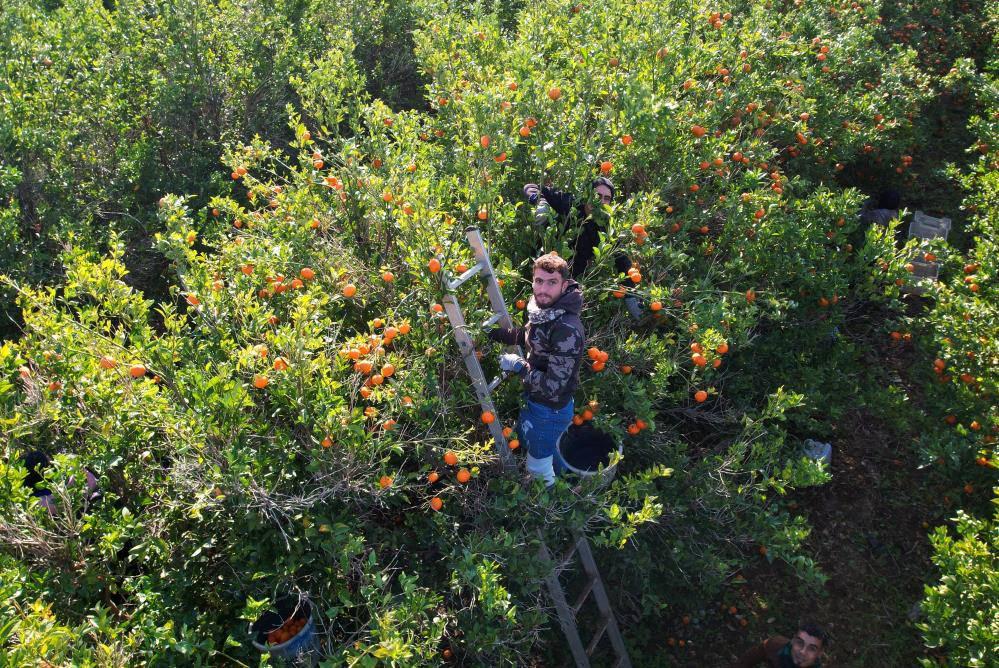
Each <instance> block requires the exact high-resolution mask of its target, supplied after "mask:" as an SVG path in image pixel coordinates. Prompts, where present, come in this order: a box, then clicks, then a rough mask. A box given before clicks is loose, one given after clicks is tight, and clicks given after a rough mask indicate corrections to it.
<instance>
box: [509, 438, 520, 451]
mask: <svg viewBox="0 0 999 668" xmlns="http://www.w3.org/2000/svg"><path fill="white" fill-rule="evenodd" d="M508 445H509V446H510V449H511V450H516V449H517V448H519V447H520V441H518V440H517V439H515V438H514V439H512V440H511V441H510V443H508Z"/></svg>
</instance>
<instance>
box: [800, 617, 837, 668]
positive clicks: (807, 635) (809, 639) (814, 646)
mask: <svg viewBox="0 0 999 668" xmlns="http://www.w3.org/2000/svg"><path fill="white" fill-rule="evenodd" d="M828 640H829V636H828V635H826V632H825V631H823V630H822V629H821V628H819V626H818V625H816V624H802V625H800V626H799V627H798V630H797V631H795V633H794V637H793V638H791V659H792V660H793V661H794V665H795V666H797V667H798V668H808V667H809V666H814V665H815V664H816V663H818V661H819V658H821V656H822V652H823V650H825V648H826V643H827V642H828Z"/></svg>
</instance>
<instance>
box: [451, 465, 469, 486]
mask: <svg viewBox="0 0 999 668" xmlns="http://www.w3.org/2000/svg"><path fill="white" fill-rule="evenodd" d="M455 478H457V479H458V482H460V483H461V484H463V485H464V484H465V483H467V482H468V481H469V480H471V479H472V474H471V473H469V472H468V469H464V468H463V469H459V470H458V475H456V476H455Z"/></svg>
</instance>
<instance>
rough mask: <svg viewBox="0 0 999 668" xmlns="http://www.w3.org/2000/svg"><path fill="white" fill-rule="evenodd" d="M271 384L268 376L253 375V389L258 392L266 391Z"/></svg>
mask: <svg viewBox="0 0 999 668" xmlns="http://www.w3.org/2000/svg"><path fill="white" fill-rule="evenodd" d="M270 382H271V381H270V380H269V379H268V378H267V376H262V375H260V374H259V373H257V374H254V375H253V387H255V388H257V389H258V390H262V389H264V388H265V387H267V385H269V384H270Z"/></svg>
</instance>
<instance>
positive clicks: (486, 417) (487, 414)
mask: <svg viewBox="0 0 999 668" xmlns="http://www.w3.org/2000/svg"><path fill="white" fill-rule="evenodd" d="M480 418H481V420H482V421H483V422H484V423H486V424H492V423H493V422H495V421H496V416H495V415H493V412H492V411H483V412H482V415H481V416H480Z"/></svg>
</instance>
